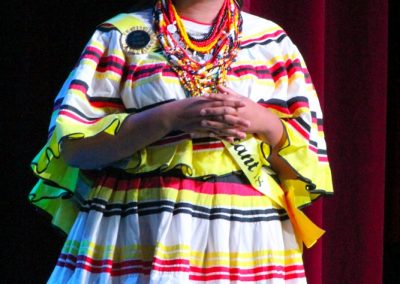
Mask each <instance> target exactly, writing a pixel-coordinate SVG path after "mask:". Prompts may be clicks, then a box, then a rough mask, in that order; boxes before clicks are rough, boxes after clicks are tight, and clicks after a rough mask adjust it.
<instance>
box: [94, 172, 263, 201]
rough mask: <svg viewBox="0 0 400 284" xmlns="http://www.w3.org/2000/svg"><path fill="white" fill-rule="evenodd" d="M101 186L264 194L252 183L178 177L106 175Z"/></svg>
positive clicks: (114, 188) (209, 192)
mask: <svg viewBox="0 0 400 284" xmlns="http://www.w3.org/2000/svg"><path fill="white" fill-rule="evenodd" d="M98 184H99V185H101V186H105V187H109V188H113V190H114V191H126V190H130V189H139V190H147V189H152V188H161V187H164V188H172V189H175V190H190V191H193V192H197V193H202V194H210V195H216V194H229V195H238V196H263V194H262V193H260V192H258V191H257V190H255V189H254V188H253V187H252V186H251V185H246V184H240V183H229V182H215V183H214V182H207V181H198V180H192V179H180V178H177V177H148V178H138V177H136V178H133V179H132V180H118V182H117V180H116V178H114V177H109V176H106V177H104V178H102V179H100V180H99V181H98Z"/></svg>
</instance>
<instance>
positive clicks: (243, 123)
mask: <svg viewBox="0 0 400 284" xmlns="http://www.w3.org/2000/svg"><path fill="white" fill-rule="evenodd" d="M215 119H216V120H218V121H221V119H222V122H225V123H227V124H229V125H232V126H236V127H244V128H248V127H250V125H251V122H250V121H248V120H246V119H243V118H241V117H238V116H235V115H229V114H226V115H224V116H223V117H221V116H219V117H218V116H217V117H216V118H215Z"/></svg>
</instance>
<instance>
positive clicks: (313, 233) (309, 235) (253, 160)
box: [223, 135, 325, 248]
mask: <svg viewBox="0 0 400 284" xmlns="http://www.w3.org/2000/svg"><path fill="white" fill-rule="evenodd" d="M223 143H224V145H225V147H226V149H227V150H228V151H229V153H230V154H231V156H232V157H233V159H234V160H235V161H236V163H237V164H238V165H239V167H240V168H241V169H242V171H243V172H244V174H245V175H246V177H247V178H248V180H249V181H250V183H251V185H252V186H253V187H254V188H255V189H256V190H257V191H259V192H261V193H262V194H264V195H265V196H268V197H269V198H270V199H271V200H273V201H274V202H275V203H277V204H278V205H279V206H281V207H282V208H284V209H285V210H286V212H287V214H288V215H289V218H290V221H291V222H292V225H293V229H294V231H295V234H296V237H297V238H298V239H299V240H301V241H302V242H303V243H304V244H305V246H306V247H307V248H310V247H312V246H313V245H314V244H315V243H316V242H317V240H318V239H319V238H320V237H321V236H322V235H323V234H324V233H325V231H324V230H322V229H321V228H319V227H318V226H317V225H315V224H314V223H313V222H312V221H311V220H310V219H309V218H308V217H307V216H306V215H305V214H304V213H303V212H302V211H301V210H300V209H298V208H297V206H296V202H295V198H296V194H295V186H294V185H293V183H287V184H288V185H287V188H284V190H278V187H271V186H270V184H269V180H270V179H272V177H271V176H270V173H269V171H268V169H267V168H266V167H264V166H263V165H262V162H261V158H260V154H259V151H260V150H259V147H260V143H259V142H258V141H257V139H256V138H254V137H253V136H252V135H248V136H247V137H246V139H244V140H241V141H239V142H235V143H232V144H231V143H229V142H227V141H223Z"/></svg>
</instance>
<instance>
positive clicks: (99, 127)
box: [35, 11, 329, 284]
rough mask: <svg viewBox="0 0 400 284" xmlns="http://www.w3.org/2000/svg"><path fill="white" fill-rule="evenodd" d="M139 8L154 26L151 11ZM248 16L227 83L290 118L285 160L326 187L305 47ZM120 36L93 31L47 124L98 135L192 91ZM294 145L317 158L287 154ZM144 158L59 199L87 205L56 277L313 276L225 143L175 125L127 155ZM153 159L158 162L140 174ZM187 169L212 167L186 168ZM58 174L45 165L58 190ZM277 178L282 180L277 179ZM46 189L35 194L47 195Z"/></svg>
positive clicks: (219, 279)
mask: <svg viewBox="0 0 400 284" xmlns="http://www.w3.org/2000/svg"><path fill="white" fill-rule="evenodd" d="M131 16H136V17H139V18H140V19H141V20H142V21H143V22H145V25H149V27H151V21H152V14H151V11H147V12H146V11H142V12H138V13H136V14H134V15H131ZM243 20H244V22H243V33H242V35H241V42H240V45H241V49H240V50H239V52H238V56H237V60H236V61H235V62H234V63H233V64H232V65H231V67H230V68H229V70H228V76H227V86H228V87H231V88H232V89H234V90H235V91H237V92H238V93H240V94H243V95H246V96H247V97H249V98H250V99H251V100H253V101H255V102H258V103H259V104H260V105H262V106H264V107H266V108H268V109H270V110H271V111H272V112H274V113H275V114H277V115H278V116H279V117H280V118H281V119H282V121H283V123H284V124H285V126H286V127H287V129H288V133H290V134H288V136H289V137H288V138H289V140H290V141H292V140H293V141H296V143H293V144H295V145H294V146H292V145H291V144H289V146H288V147H287V148H286V149H282V151H287V152H289V154H285V155H286V156H283V158H285V159H286V160H287V161H288V163H290V165H291V166H292V167H293V168H294V169H295V170H298V174H299V176H301V177H304V179H302V180H304V181H310V183H311V182H312V186H313V188H315V191H314V192H323V191H324V188H323V187H321V186H320V185H319V183H320V180H319V176H327V175H328V174H327V173H328V172H327V171H323V170H322V169H324V170H325V169H329V168H328V158H327V150H326V145H325V141H324V138H323V118H322V113H321V109H320V106H319V102H318V97H317V95H316V93H315V89H314V87H313V85H312V81H311V77H310V74H309V73H308V71H307V68H306V66H305V64H304V61H303V59H302V57H301V54H300V53H299V51H298V50H297V47H296V46H295V45H294V44H293V43H292V42H291V41H290V39H289V38H288V36H287V35H286V33H285V32H284V30H283V29H281V28H280V27H279V26H277V25H275V24H274V23H272V22H269V21H267V20H263V19H260V18H257V17H255V16H251V15H249V14H246V13H243ZM120 38H121V32H120V31H118V29H116V28H115V27H114V26H113V25H112V24H103V25H101V26H100V28H99V29H98V30H97V31H96V32H95V34H94V35H93V37H92V38H91V40H90V41H89V43H88V45H87V46H86V48H85V49H84V51H83V53H82V55H81V57H80V59H79V62H78V64H77V65H76V67H75V69H74V70H73V72H72V73H71V76H70V78H68V80H67V81H66V83H65V85H64V87H63V90H62V91H61V92H60V94H59V95H58V96H57V98H56V100H55V103H54V109H53V116H52V123H51V125H50V127H49V129H50V131H51V132H50V133H52V131H53V130H56V133H57V135H59V133H62V134H63V135H65V136H68V135H69V134H70V135H74V134H77V136H76V137H78V136H79V134H81V136H79V137H84V136H87V135H88V134H90V135H96V134H97V133H100V132H101V131H104V130H105V129H107V130H108V127H111V126H110V125H111V124H112V123H114V122H115V121H116V122H118V125H120V124H121V123H122V119H119V117H120V116H118V115H122V114H123V115H124V114H126V113H138V112H142V111H145V110H147V109H150V108H153V107H156V106H159V105H161V104H164V103H168V102H172V101H174V100H180V99H184V98H186V94H185V93H184V91H183V89H182V86H181V85H180V83H179V80H178V78H177V75H176V73H175V72H174V71H173V70H172V69H171V67H170V66H169V64H168V62H167V60H166V59H165V58H164V56H163V54H162V53H161V52H160V50H159V49H157V47H156V49H157V50H153V51H151V52H149V54H141V55H131V54H126V53H124V51H123V50H121V45H120ZM57 127H58V128H59V129H57ZM68 127H71V129H70V132H68V131H69V129H68ZM77 128H79V133H76V132H74V130H76V129H77ZM60 129H61V130H62V131H60ZM117 130H118V127H117V126H116V127H115V128H114V129H113V130H112V131H110V133H116V131H117ZM50 135H52V134H50ZM51 137H53V138H54V136H51ZM51 137H50V138H51ZM57 137H58V136H57ZM61 138H62V137H60V139H61ZM56 140H57V139H51V141H56ZM289 140H288V141H289ZM58 142H59V141H56V142H55V144H57V143H58ZM55 144H54V145H53V146H54V147H58V144H57V145H55ZM291 147H293V148H291ZM296 147H297V148H296ZM49 149H50V147H49ZM57 149H58V148H57ZM163 151H164V152H163ZM290 151H292V152H290ZM167 152H168V153H167ZM294 152H298V153H299V155H298V156H301V157H306V156H307V155H310V157H312V159H310V160H307V159H305V160H304V161H303V160H299V159H297V160H296V159H291V158H293V157H295V156H296V155H297V153H294ZM43 153H44V155H46V153H48V151H44V152H43ZM157 153H164V154H163V155H162V156H161V155H160V154H157ZM169 154H171V157H169ZM157 155H160V156H157ZM136 156H140V157H139V158H137V159H138V163H137V164H136V163H132V165H134V166H132V168H131V169H132V171H129V170H131V169H129V170H128V169H126V168H123V166H121V167H122V168H121V169H115V168H112V169H111V168H109V169H103V170H99V171H95V172H94V173H93V175H88V176H87V177H86V180H85V185H88V184H90V185H91V187H85V188H83V187H79V188H77V189H76V191H75V192H74V190H75V189H69V190H70V192H71V196H68V198H66V199H65V200H63V201H67V202H69V201H71V202H70V203H68V205H66V206H70V207H71V208H72V209H71V210H70V211H69V212H71V211H73V210H75V209H76V207H73V206H78V207H79V209H80V211H79V214H78V215H77V217H76V220H75V224H74V225H73V227H72V229H71V230H70V232H69V235H68V239H67V241H66V243H65V245H64V248H63V250H62V253H61V255H60V258H59V260H58V262H57V267H56V269H55V270H54V272H53V274H52V276H51V278H50V280H49V283H59V282H60V279H63V280H62V281H61V282H63V281H65V282H66V281H68V279H73V280H74V281H76V282H80V281H81V280H82V279H85V281H87V282H88V283H96V282H98V283H102V282H107V281H109V282H112V281H116V282H118V281H120V282H124V281H125V279H130V280H131V282H132V281H133V280H132V279H134V278H135V277H137V279H140V280H138V281H137V282H138V283H149V282H151V281H154V282H155V283H162V282H164V283H165V282H168V281H170V280H171V277H173V278H174V279H175V282H176V283H192V282H193V283H203V282H208V283H229V282H247V283H264V284H265V283H274V282H275V281H277V282H278V283H279V282H282V281H283V282H287V283H306V280H305V274H304V268H303V264H302V255H301V247H300V246H299V244H298V242H297V240H296V236H295V235H294V232H293V228H292V225H291V223H290V220H289V219H288V216H287V213H286V211H285V210H283V209H282V208H280V207H279V206H278V205H277V204H275V203H274V202H273V201H272V200H271V199H269V198H267V197H266V196H264V195H262V194H260V193H259V192H258V191H256V190H255V189H254V188H253V187H251V185H250V184H249V182H248V181H247V180H246V178H245V177H244V176H243V174H242V173H241V172H240V171H239V170H240V169H239V168H238V167H237V165H236V164H234V161H233V160H232V159H231V158H230V156H228V154H227V151H226V149H225V148H224V146H223V144H222V142H221V141H220V140H218V139H214V138H209V137H203V138H199V137H198V136H195V135H194V134H187V133H183V132H180V131H174V132H171V133H169V134H167V135H166V136H165V137H163V138H161V139H160V140H159V141H156V142H154V143H152V144H151V145H149V146H148V147H146V148H145V149H142V151H141V152H140V155H135V158H132V159H131V160H130V161H133V162H135V160H134V159H136ZM316 156H317V157H318V159H315V157H316ZM207 159H212V160H213V162H210V161H207ZM42 160H46V159H44V158H43V159H42ZM42 160H40V161H42ZM47 160H49V159H47ZM47 160H46V161H47ZM143 161H144V162H143ZM170 161H173V163H175V164H172V165H171V164H169V163H170ZM152 162H154V167H153V168H151V167H150V166H149V167H148V168H149V169H150V168H151V169H150V170H148V171H144V172H141V169H143V168H145V167H146V166H148V165H150V164H151V163H152ZM50 163H52V161H51V159H50ZM121 164H123V161H122V162H121ZM127 164H128V165H129V162H128V163H127ZM39 166H40V167H39V168H42V169H43V168H46V167H45V166H43V165H39ZM114 166H116V167H117V165H114ZM151 166H153V165H152V164H151ZM163 166H165V170H166V171H163V169H164V168H163ZM169 166H171V167H170V168H169ZM190 167H192V171H193V172H195V170H197V168H196V167H198V168H199V169H201V170H204V171H203V172H205V173H204V174H203V175H200V174H199V175H196V174H193V172H190V171H189V170H186V171H185V170H184V168H190ZM209 168H211V169H212V170H213V171H211V170H210V171H208V172H207V171H206V170H208V169H209ZM49 169H52V167H49ZM137 169H138V170H137ZM217 169H221V171H220V172H217V171H216V170H217ZM214 170H215V171H214ZM303 170H304V172H305V173H307V175H306V176H303ZM211 173H214V174H215V173H217V174H218V175H220V176H218V175H216V174H215V175H212V174H211ZM191 174H193V175H192V176H191ZM61 175H62V174H60V173H58V172H57V173H56V174H53V173H47V172H45V173H44V174H43V176H50V177H51V180H49V181H48V183H47V184H51V185H52V187H53V188H55V189H56V188H57V186H58V184H60V183H59V181H58V180H57V179H56V177H57V176H61ZM184 175H187V176H184ZM189 176H191V177H189ZM53 178H54V180H53ZM80 181H82V180H79V182H80ZM71 183H72V182H71ZM314 183H315V184H314ZM323 185H325V184H323ZM270 186H276V187H278V188H279V185H278V183H276V182H274V180H273V179H271V183H270ZM42 195H43V194H42ZM42 195H40V194H39V193H38V194H37V195H35V196H36V197H37V200H41V201H44V200H46V197H45V196H42ZM54 196H55V195H54ZM59 196H61V195H59ZM54 201H55V202H54V203H50V201H49V203H46V205H47V204H49V207H51V206H56V205H54V204H56V202H58V201H59V200H58V199H54ZM63 204H64V203H63ZM65 204H66V203H65ZM71 204H73V205H71ZM54 212H56V214H58V213H59V212H62V210H60V211H57V210H54ZM63 217H64V216H63V215H60V216H58V217H57V218H59V219H62V218H63ZM74 218H75V217H74ZM74 277H76V278H74ZM124 277H125V278H124ZM71 281H72V280H71ZM141 281H142V282H141Z"/></svg>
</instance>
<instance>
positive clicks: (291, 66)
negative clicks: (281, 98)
mask: <svg viewBox="0 0 400 284" xmlns="http://www.w3.org/2000/svg"><path fill="white" fill-rule="evenodd" d="M295 67H300V68H301V64H300V63H299V62H292V63H290V64H289V66H287V67H286V66H281V67H279V68H278V69H276V70H275V71H274V72H272V77H276V76H277V75H279V74H280V73H281V72H283V71H286V72H290V70H291V69H293V68H295ZM300 71H302V72H303V70H300ZM303 74H304V72H303Z"/></svg>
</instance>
